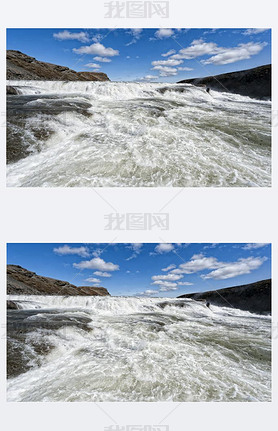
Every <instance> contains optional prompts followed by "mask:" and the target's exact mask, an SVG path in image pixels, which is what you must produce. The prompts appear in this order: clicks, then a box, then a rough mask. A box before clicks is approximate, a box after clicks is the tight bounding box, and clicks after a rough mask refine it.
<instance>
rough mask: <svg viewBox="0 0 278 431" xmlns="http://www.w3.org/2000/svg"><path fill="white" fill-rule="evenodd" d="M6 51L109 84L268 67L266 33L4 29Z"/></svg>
mask: <svg viewBox="0 0 278 431" xmlns="http://www.w3.org/2000/svg"><path fill="white" fill-rule="evenodd" d="M7 49H14V50H19V51H22V52H23V53H25V54H28V55H30V56H32V57H35V58H36V59H37V60H41V61H46V62H50V63H55V64H59V65H62V66H67V67H69V68H71V69H74V70H77V71H101V72H105V73H107V75H108V76H109V78H110V79H111V80H112V81H134V80H135V81H142V80H143V81H150V82H176V81H179V80H181V79H186V78H194V77H199V76H207V75H215V74H220V73H225V72H232V71H236V70H242V69H248V68H252V67H256V66H260V65H263V64H269V63H271V31H270V30H267V29H165V28H164V29H150V28H148V29H134V28H133V29H8V30H7Z"/></svg>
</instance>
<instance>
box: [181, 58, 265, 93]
mask: <svg viewBox="0 0 278 431" xmlns="http://www.w3.org/2000/svg"><path fill="white" fill-rule="evenodd" d="M178 84H193V85H196V86H198V87H199V86H206V87H209V88H211V89H212V90H217V91H222V92H231V93H236V94H241V95H242V96H249V97H252V98H255V99H265V100H269V99H271V64H267V65H265V66H260V67H255V68H253V69H247V70H241V71H239V72H231V73H223V74H221V75H215V76H206V77H204V78H192V79H184V80H182V81H179V82H178Z"/></svg>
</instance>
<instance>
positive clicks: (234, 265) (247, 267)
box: [202, 257, 267, 280]
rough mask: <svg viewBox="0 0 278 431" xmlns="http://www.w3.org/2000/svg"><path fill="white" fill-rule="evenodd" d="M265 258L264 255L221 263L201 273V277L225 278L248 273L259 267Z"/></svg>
mask: <svg viewBox="0 0 278 431" xmlns="http://www.w3.org/2000/svg"><path fill="white" fill-rule="evenodd" d="M266 259H267V258H266V257H256V258H254V257H248V258H246V259H239V260H238V261H237V262H227V263H222V264H221V267H220V268H218V269H216V270H214V271H212V272H210V273H209V274H206V275H202V278H203V279H209V278H213V279H215V280H226V279H227V278H233V277H237V276H239V275H243V274H250V272H251V271H253V270H255V269H257V268H259V267H260V266H261V265H262V264H263V263H264V262H265V261H266Z"/></svg>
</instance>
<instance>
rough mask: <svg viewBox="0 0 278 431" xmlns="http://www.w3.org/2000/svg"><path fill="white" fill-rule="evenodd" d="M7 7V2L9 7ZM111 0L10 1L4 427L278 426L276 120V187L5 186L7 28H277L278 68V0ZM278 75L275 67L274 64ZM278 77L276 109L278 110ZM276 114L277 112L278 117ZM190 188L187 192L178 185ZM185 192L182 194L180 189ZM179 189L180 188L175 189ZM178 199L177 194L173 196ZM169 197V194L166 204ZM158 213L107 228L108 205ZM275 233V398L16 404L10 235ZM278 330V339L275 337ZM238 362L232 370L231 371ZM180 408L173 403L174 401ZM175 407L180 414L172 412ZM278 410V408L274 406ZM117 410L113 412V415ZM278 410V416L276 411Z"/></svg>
mask: <svg viewBox="0 0 278 431" xmlns="http://www.w3.org/2000/svg"><path fill="white" fill-rule="evenodd" d="M4 9H5V10H4ZM105 12H106V9H105V8H104V1H99V0H98V1H93V2H89V1H82V0H79V1H78V2H74V3H73V6H71V5H70V2H69V1H59V2H58V1H57V0H56V1H53V0H49V1H48V2H38V1H28V0H25V1H18V0H14V1H13V2H5V4H3V5H2V7H1V39H0V43H1V83H2V85H1V99H0V100H1V105H0V107H1V118H0V121H1V126H2V127H0V133H1V146H0V147H1V148H0V151H1V170H0V192H1V199H0V202H1V204H2V210H1V217H2V220H1V238H0V240H1V243H0V252H1V255H0V265H1V268H0V269H1V270H0V276H1V290H0V292H1V298H0V299H1V303H0V307H1V308H0V310H1V320H0V323H1V330H0V332H1V363H0V378H1V382H0V383H1V392H0V406H1V414H0V424H1V427H2V429H4V430H7V429H9V430H11V431H14V430H18V429H20V431H27V430H28V431H33V430H38V429H39V430H40V431H44V430H47V431H50V430H51V431H54V430H55V431H56V430H59V431H60V430H62V429H63V430H64V429H65V430H67V431H73V430H77V429H81V430H92V431H93V430H94V431H95V430H96V431H103V430H104V427H105V426H109V425H113V424H114V423H115V422H117V423H118V424H119V425H127V424H142V425H143V424H150V425H152V424H158V423H159V422H160V421H161V420H163V418H164V417H165V416H166V415H168V414H169V416H168V417H167V418H166V419H165V420H164V421H163V422H162V423H163V424H165V425H169V431H180V430H183V431H185V430H186V429H190V430H191V429H192V430H194V431H200V430H204V429H205V430H206V431H210V430H213V431H218V430H219V431H220V430H221V431H223V429H225V430H233V431H235V430H237V431H238V430H244V429H250V430H252V431H257V430H260V431H261V430H262V429H267V430H268V431H269V430H272V429H274V426H275V428H276V426H277V407H278V398H277V378H278V373H277V367H278V365H277V339H278V327H277V326H278V318H277V304H276V302H277V294H276V293H275V288H276V279H277V276H278V274H277V266H276V260H277V247H278V238H277V232H278V230H277V215H278V212H277V203H276V201H277V190H278V159H277V156H278V151H277V145H276V141H277V124H276V127H273V135H272V138H273V155H272V159H273V187H272V188H269V189H264V188H254V189H247V188H240V189H232V188H231V189H228V188H196V189H194V188H187V189H183V190H182V189H179V188H173V189H170V188H160V189H159V188H150V189H145V188H122V189H120V188H97V189H89V188H88V189H85V188H78V189H65V188H55V189H54V188H53V189H39V188H20V189H15V188H6V186H5V132H6V130H5V124H4V123H5V114H4V113H5V98H6V94H5V50H6V40H5V29H6V28H12V27H14V28H16V27H21V28H22V27H23V28H24V27H25V28H32V27H33V28H34V27H35V28H43V27H45V28H54V27H58V28H68V29H69V28H93V27H104V28H107V27H109V28H111V27H115V26H117V27H119V28H121V27H127V28H129V27H140V28H142V27H190V28H192V27H197V28H205V27H207V28H214V27H221V28H227V27H232V28H235V27H267V28H272V51H273V61H272V64H273V70H274V72H275V71H276V63H277V34H278V33H277V10H275V6H274V1H266V0H265V1H264V2H263V3H257V4H256V3H255V2H254V1H246V0H245V1H243V0H240V1H239V0H234V1H232V2H223V1H215V0H214V1H211V0H210V1H208V0H205V1H204V0H200V1H198V2H196V1H190V2H185V1H182V0H170V17H169V19H162V18H159V17H153V18H152V19H137V20H136V19H105V18H104V14H105ZM273 75H274V73H273ZM276 90H277V85H276V82H274V85H273V111H274V112H276V113H277V112H278V103H277V91H276ZM276 117H277V116H275V118H276ZM276 123H278V120H277V118H276ZM180 190H182V191H181V192H180V193H179V194H178V195H177V193H178V192H179V191H180ZM176 195H177V196H176ZM175 196H176V197H175ZM173 198H174V199H173ZM167 202H169V203H168V204H167ZM109 204H110V205H112V206H113V207H114V208H116V210H117V211H118V212H119V213H127V212H139V213H142V212H148V213H150V212H158V211H159V210H160V209H161V207H163V206H164V205H166V204H167V205H166V207H165V208H164V210H163V211H164V212H169V215H170V229H169V231H159V230H154V231H108V230H104V225H105V221H104V214H108V213H110V212H114V210H113V209H112V208H111V207H110V205H109ZM110 241H115V242H163V241H166V242H271V243H272V244H273V249H272V252H273V254H272V262H273V265H272V266H273V311H274V312H273V327H274V329H275V331H274V337H273V356H274V358H275V359H274V360H273V401H272V403H166V402H164V403H98V404H94V403H72V404H70V403H7V402H6V387H5V386H6V372H5V369H6V364H5V362H6V359H5V356H6V354H5V349H6V347H5V315H6V298H5V293H6V276H5V273H6V243H8V242H56V243H57V242H66V243H69V242H110ZM275 337H276V338H275ZM228 372H229V370H227V373H228ZM173 409H175V410H174V411H173V412H172V410H173ZM171 412H172V413H171ZM275 413H276V415H275ZM109 415H110V417H111V418H112V419H113V420H112V419H110V418H109ZM275 418H276V420H275Z"/></svg>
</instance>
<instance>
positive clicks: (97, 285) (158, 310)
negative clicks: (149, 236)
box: [7, 243, 271, 402]
mask: <svg viewBox="0 0 278 431" xmlns="http://www.w3.org/2000/svg"><path fill="white" fill-rule="evenodd" d="M7 400H8V401H11V402H55V401H57V402H75V401H76V402H162V401H167V402H169V401H170V402H171V401H173V402H267V401H271V244H267V243H266V244H262V243H159V244H158V243H85V244H77V243H59V244H57V243H55V244H50V243H9V244H7Z"/></svg>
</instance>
